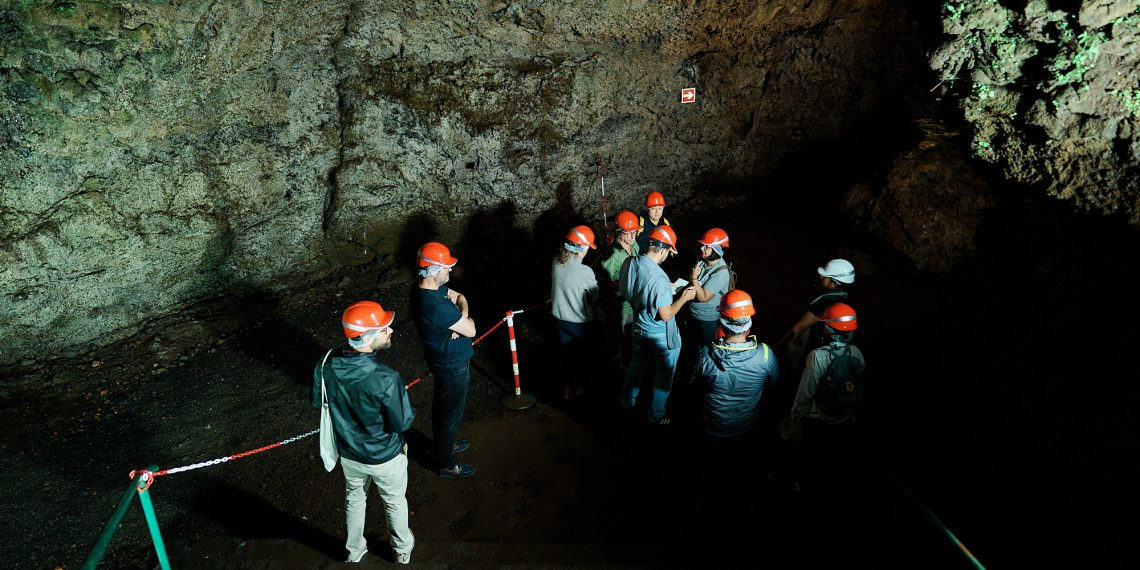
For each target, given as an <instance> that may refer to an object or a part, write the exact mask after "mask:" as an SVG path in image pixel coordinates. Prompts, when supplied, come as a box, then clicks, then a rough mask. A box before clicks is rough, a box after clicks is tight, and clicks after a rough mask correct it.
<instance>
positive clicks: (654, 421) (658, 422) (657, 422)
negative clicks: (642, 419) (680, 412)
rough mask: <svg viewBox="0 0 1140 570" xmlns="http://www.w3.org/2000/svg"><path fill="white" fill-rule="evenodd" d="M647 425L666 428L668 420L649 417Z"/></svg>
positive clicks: (663, 417)
mask: <svg viewBox="0 0 1140 570" xmlns="http://www.w3.org/2000/svg"><path fill="white" fill-rule="evenodd" d="M649 423H651V424H653V425H658V426H667V425H669V418H668V417H667V416H661V417H659V418H654V417H652V416H651V417H650V418H649Z"/></svg>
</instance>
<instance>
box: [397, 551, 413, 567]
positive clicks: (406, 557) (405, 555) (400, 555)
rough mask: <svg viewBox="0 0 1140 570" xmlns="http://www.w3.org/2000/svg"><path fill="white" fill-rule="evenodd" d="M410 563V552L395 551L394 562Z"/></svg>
mask: <svg viewBox="0 0 1140 570" xmlns="http://www.w3.org/2000/svg"><path fill="white" fill-rule="evenodd" d="M411 563H412V553H411V552H397V553H396V564H411Z"/></svg>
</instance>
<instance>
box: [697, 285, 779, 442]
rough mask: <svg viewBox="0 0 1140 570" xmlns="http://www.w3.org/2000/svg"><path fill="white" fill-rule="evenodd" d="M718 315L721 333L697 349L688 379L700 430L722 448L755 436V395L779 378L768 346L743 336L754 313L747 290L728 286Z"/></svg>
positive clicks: (757, 413)
mask: <svg viewBox="0 0 1140 570" xmlns="http://www.w3.org/2000/svg"><path fill="white" fill-rule="evenodd" d="M718 314H719V315H720V317H719V319H718V323H719V326H720V328H721V329H722V330H723V334H724V337H723V338H720V339H718V340H716V341H715V342H710V343H708V344H705V345H702V346H701V347H700V348H699V349H698V351H697V364H696V366H695V367H694V369H693V378H692V382H691V384H692V387H693V389H694V390H695V393H696V394H698V395H699V396H700V400H701V402H702V405H701V419H702V421H701V424H702V432H703V433H704V434H705V435H706V436H708V438H709V444H710V445H712V446H716V447H717V448H719V449H725V448H726V447H730V446H731V445H733V444H735V443H740V442H742V441H743V440H748V439H749V438H751V437H752V436H754V435H755V433H756V429H757V427H758V426H759V421H758V418H759V405H760V397H761V395H762V394H763V392H764V387H765V386H767V385H770V384H774V383H776V382H777V381H779V379H780V366H779V364H778V363H777V362H776V356H775V355H774V354H773V353H772V350H771V349H770V348H769V347H768V345H766V344H764V343H762V342H760V341H758V340H756V337H755V336H749V333H750V332H751V330H752V320H753V317H755V316H756V308H755V306H754V305H753V302H752V296H751V295H749V294H748V293H746V292H744V291H741V290H740V289H733V290H732V291H728V292H727V293H726V294H725V295H724V296H723V297H722V298H721V303H720V305H719V306H718Z"/></svg>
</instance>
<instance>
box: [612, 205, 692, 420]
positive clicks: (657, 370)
mask: <svg viewBox="0 0 1140 570" xmlns="http://www.w3.org/2000/svg"><path fill="white" fill-rule="evenodd" d="M647 243H648V246H649V247H648V248H647V249H646V250H645V251H644V252H642V254H641V255H639V256H637V257H631V258H629V259H627V260H626V262H625V264H624V265H622V268H621V278H620V279H619V280H618V287H619V292H620V293H621V296H622V297H624V298H625V299H628V300H629V303H630V305H631V306H632V307H633V314H634V324H633V343H632V344H633V355H632V356H631V357H630V362H629V368H628V369H627V370H626V375H625V381H624V382H623V384H622V395H621V403H622V405H623V406H625V407H627V408H632V407H634V406H635V405H637V398H638V395H639V394H640V391H641V380H642V376H643V375H644V373H645V369H646V368H647V367H648V366H649V364H650V361H652V363H653V367H654V374H653V398H652V401H651V402H650V405H649V421H650V422H652V423H654V424H657V425H665V424H668V423H669V418H668V417H666V416H665V404H666V402H667V401H668V400H669V393H670V391H671V390H672V388H673V376H674V374H675V373H676V371H677V357H678V356H679V355H680V353H681V334H680V332H679V331H678V330H677V319H676V316H677V314H678V313H679V312H680V311H681V308H682V307H684V306H685V303H688V302H689V301H692V300H693V298H694V297H696V294H697V293H696V289H694V288H693V287H691V286H690V287H686V288H685V289H684V290H682V291H681V292H680V294H679V295H677V298H676V299H674V298H673V286H672V284H671V283H670V282H669V277H668V276H667V275H666V274H665V271H664V270H662V269H661V263H662V262H663V261H665V260H666V259H667V258H668V257H669V256H670V255H674V254H676V253H677V248H676V246H677V234H676V233H674V232H673V229H672V228H670V227H669V226H657V227H656V228H653V231H652V233H651V234H650V235H649V239H648V242H647Z"/></svg>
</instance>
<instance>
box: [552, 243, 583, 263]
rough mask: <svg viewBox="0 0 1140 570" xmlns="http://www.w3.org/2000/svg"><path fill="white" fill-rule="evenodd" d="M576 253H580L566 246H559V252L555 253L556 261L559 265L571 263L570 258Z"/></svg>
mask: <svg viewBox="0 0 1140 570" xmlns="http://www.w3.org/2000/svg"><path fill="white" fill-rule="evenodd" d="M575 255H578V254H577V253H574V252H572V251H570V250H568V249H566V248H565V247H559V248H558V253H556V254H554V261H555V262H557V263H558V265H566V264H567V263H570V260H571V259H573V257H574V256H575Z"/></svg>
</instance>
